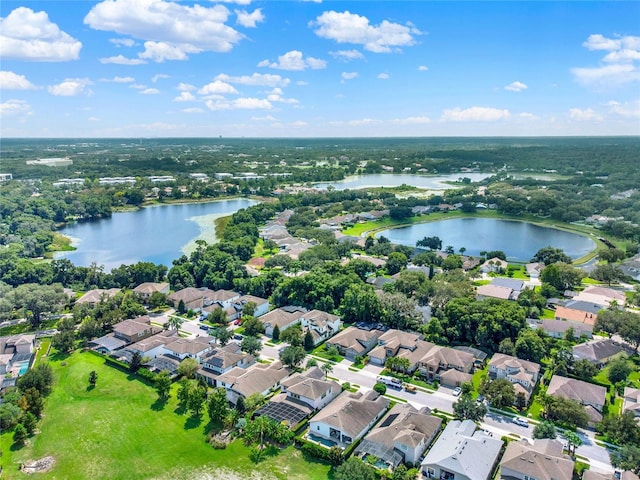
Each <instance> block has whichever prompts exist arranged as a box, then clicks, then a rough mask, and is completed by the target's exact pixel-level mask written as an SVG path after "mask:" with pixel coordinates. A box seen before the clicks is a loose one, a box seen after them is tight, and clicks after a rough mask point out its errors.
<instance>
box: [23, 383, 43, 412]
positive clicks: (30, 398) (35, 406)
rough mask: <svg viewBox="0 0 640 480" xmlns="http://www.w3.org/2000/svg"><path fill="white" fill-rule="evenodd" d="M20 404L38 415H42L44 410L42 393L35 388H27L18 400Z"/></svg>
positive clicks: (24, 409)
mask: <svg viewBox="0 0 640 480" xmlns="http://www.w3.org/2000/svg"><path fill="white" fill-rule="evenodd" d="M18 406H19V407H20V408H21V409H22V410H23V411H24V412H25V413H26V412H31V413H33V414H34V415H35V416H36V417H38V418H39V417H40V415H42V410H44V398H43V396H42V394H41V393H40V392H39V391H38V390H36V389H35V388H33V387H31V388H27V389H26V390H24V392H23V393H22V397H20V400H18Z"/></svg>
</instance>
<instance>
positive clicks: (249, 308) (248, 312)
mask: <svg viewBox="0 0 640 480" xmlns="http://www.w3.org/2000/svg"><path fill="white" fill-rule="evenodd" d="M256 308H258V305H257V304H256V302H247V303H245V304H244V305H243V307H242V315H243V316H246V317H253V315H254V314H255V313H256Z"/></svg>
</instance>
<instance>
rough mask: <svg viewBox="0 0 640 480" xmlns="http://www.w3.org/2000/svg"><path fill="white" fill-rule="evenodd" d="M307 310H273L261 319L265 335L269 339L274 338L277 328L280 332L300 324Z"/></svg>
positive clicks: (295, 308) (286, 308)
mask: <svg viewBox="0 0 640 480" xmlns="http://www.w3.org/2000/svg"><path fill="white" fill-rule="evenodd" d="M306 311H307V310H306V309H304V308H302V307H282V308H276V309H274V310H271V311H270V312H269V313H266V314H264V315H262V316H261V317H260V321H261V322H262V324H263V325H264V333H265V335H267V336H268V337H271V336H273V329H274V328H275V327H276V326H277V327H278V329H279V330H280V332H283V331H285V330H286V329H287V328H289V327H292V326H294V325H298V324H299V323H300V319H301V318H302V315H303V314H304V313H305V312H306Z"/></svg>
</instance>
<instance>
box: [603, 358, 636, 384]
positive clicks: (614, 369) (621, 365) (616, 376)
mask: <svg viewBox="0 0 640 480" xmlns="http://www.w3.org/2000/svg"><path fill="white" fill-rule="evenodd" d="M630 373H631V366H630V365H629V362H628V361H627V358H626V357H622V358H616V359H615V360H612V361H611V362H609V372H608V374H607V376H608V377H609V381H610V382H611V383H614V384H615V383H618V382H620V381H622V380H626V379H627V377H628V376H629V374H630Z"/></svg>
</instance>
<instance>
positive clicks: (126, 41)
mask: <svg viewBox="0 0 640 480" xmlns="http://www.w3.org/2000/svg"><path fill="white" fill-rule="evenodd" d="M109 41H110V42H111V43H113V44H114V45H117V46H123V47H133V46H134V45H135V44H136V42H135V41H134V40H133V39H131V38H110V39H109Z"/></svg>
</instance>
